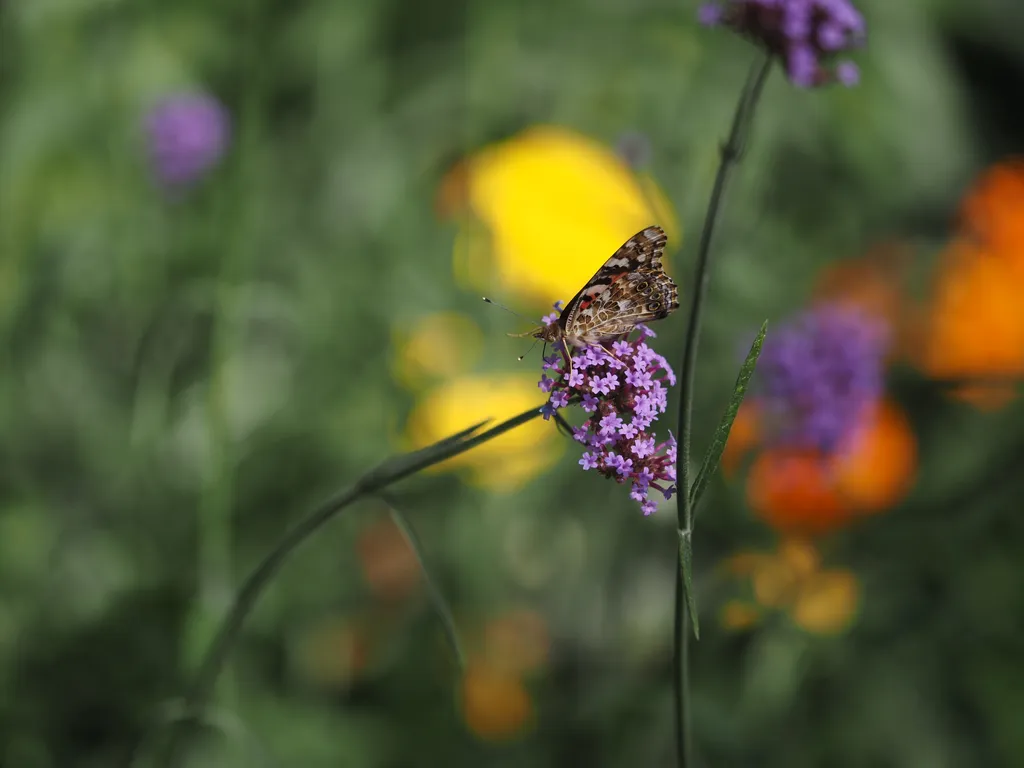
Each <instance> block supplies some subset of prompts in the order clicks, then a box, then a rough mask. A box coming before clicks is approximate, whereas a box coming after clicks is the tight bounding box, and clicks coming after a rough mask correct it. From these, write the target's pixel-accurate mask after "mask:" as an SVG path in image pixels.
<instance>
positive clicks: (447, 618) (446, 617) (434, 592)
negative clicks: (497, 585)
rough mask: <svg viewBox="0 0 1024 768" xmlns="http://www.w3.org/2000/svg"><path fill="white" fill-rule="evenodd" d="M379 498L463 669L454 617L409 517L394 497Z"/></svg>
mask: <svg viewBox="0 0 1024 768" xmlns="http://www.w3.org/2000/svg"><path fill="white" fill-rule="evenodd" d="M381 498H382V499H383V500H384V503H385V504H387V506H388V510H389V511H390V512H391V519H392V520H394V521H395V525H397V526H398V529H399V530H400V531H401V532H402V535H403V536H404V537H405V540H406V541H407V542H408V543H409V548H410V549H412V552H413V554H414V555H415V556H416V562H417V563H419V566H420V570H421V571H423V581H424V583H425V585H426V587H427V594H428V596H429V598H430V602H431V604H432V605H433V606H434V610H435V611H436V612H437V617H438V618H439V619H440V620H441V625H442V626H443V627H444V634H445V637H446V638H447V639H448V644H449V645H451V647H452V654H453V655H454V656H455V661H456V662H457V663H458V665H459V669H460V670H464V669H465V668H466V655H465V653H463V650H462V643H461V642H460V641H459V633H458V630H457V629H456V627H455V617H454V615H453V614H452V611H451V608H449V606H448V601H447V600H445V598H444V594H443V593H442V592H441V587H440V586H439V585H438V583H437V579H435V578H434V576H433V575H432V573H431V571H430V568H428V567H427V562H426V560H425V559H424V558H423V547H422V545H421V544H420V540H419V537H418V536H417V535H416V532H415V531H414V530H413V528H412V524H411V523H410V522H409V519H408V518H407V517H406V516H405V515H404V514H402V512H401V511H399V509H398V507H396V506H395V502H394V499H393V498H392V497H391V496H382V497H381Z"/></svg>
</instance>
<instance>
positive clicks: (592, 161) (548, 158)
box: [456, 126, 678, 304]
mask: <svg viewBox="0 0 1024 768" xmlns="http://www.w3.org/2000/svg"><path fill="white" fill-rule="evenodd" d="M460 174H464V181H465V191H466V195H467V200H468V204H469V207H470V209H471V210H472V212H473V213H474V214H475V215H476V217H477V218H478V219H479V220H480V221H481V222H482V223H483V224H484V225H486V227H487V228H488V230H489V231H490V233H491V242H490V251H491V257H492V260H493V267H492V268H493V273H492V275H489V276H487V277H486V278H485V279H484V280H483V281H481V282H479V283H476V285H477V286H478V287H480V288H481V289H484V290H491V289H493V288H495V285H494V281H496V282H497V283H498V286H497V288H498V290H500V291H501V292H503V294H505V295H509V294H515V295H518V296H520V297H523V298H525V299H531V300H537V301H539V302H543V303H544V304H550V303H551V302H554V301H555V300H558V299H561V300H563V301H566V300H568V299H570V298H571V297H572V296H573V295H574V294H575V293H576V291H577V290H579V289H580V288H581V287H582V286H583V285H584V283H585V282H586V281H587V280H589V279H590V277H591V276H592V275H593V274H594V272H596V271H597V269H598V268H599V267H600V266H601V264H603V263H604V261H605V259H607V258H608V257H609V256H611V254H612V253H613V252H614V251H615V249H616V248H618V247H619V246H620V245H622V243H624V242H625V241H626V240H627V239H628V238H629V237H631V236H632V235H634V234H635V233H637V232H638V231H640V230H641V229H643V228H644V227H646V226H649V225H651V224H659V225H660V226H662V227H663V228H664V229H665V231H666V233H667V234H668V235H669V240H670V244H669V249H670V250H672V249H673V248H675V247H677V246H678V224H677V222H676V220H675V217H674V215H673V214H672V208H671V205H670V204H669V203H668V202H667V201H666V199H665V197H664V195H663V194H662V193H661V191H660V190H659V189H658V188H657V186H656V185H655V184H654V182H653V181H652V180H651V179H649V178H638V177H637V176H636V175H635V174H634V173H633V171H632V170H630V168H629V167H628V166H626V165H625V163H623V161H622V160H621V159H620V158H619V157H618V156H617V155H616V154H615V153H614V152H613V151H612V150H611V149H609V148H608V147H606V146H604V145H603V144H600V143H599V142H596V141H594V140H592V139H590V138H588V137H586V136H584V135H582V134H579V133H575V132H573V131H570V130H567V129H564V128H558V127H554V126H539V127H535V128H531V129H529V130H527V131H524V132H523V133H521V134H519V135H518V136H515V137H513V138H512V139H509V140H507V141H504V142H501V143H500V144H496V145H493V146H491V147H489V148H486V149H484V150H482V151H481V152H479V153H478V154H477V155H475V156H473V157H472V158H470V159H469V161H468V162H467V163H466V164H464V165H463V166H461V167H460ZM460 268H461V270H462V272H463V274H467V275H468V274H470V271H469V270H468V269H466V263H465V254H462V255H461V256H458V257H457V260H456V269H457V271H459V270H460Z"/></svg>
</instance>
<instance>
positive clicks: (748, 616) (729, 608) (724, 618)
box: [720, 600, 761, 630]
mask: <svg viewBox="0 0 1024 768" xmlns="http://www.w3.org/2000/svg"><path fill="white" fill-rule="evenodd" d="M720 619H721V622H722V626H723V627H725V628H726V629H732V630H744V629H750V628H751V627H754V626H756V625H757V623H758V622H759V621H761V611H760V610H759V609H758V607H757V606H756V605H752V604H751V603H746V602H743V601H742V600H730V601H729V602H727V603H726V604H725V605H723V606H722V611H721V615H720Z"/></svg>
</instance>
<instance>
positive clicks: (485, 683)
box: [461, 659, 534, 741]
mask: <svg viewBox="0 0 1024 768" xmlns="http://www.w3.org/2000/svg"><path fill="white" fill-rule="evenodd" d="M461 694H462V696H461V700H462V701H461V703H462V716H463V718H464V719H465V721H466V726H467V727H468V728H469V729H470V730H471V731H472V732H473V733H475V734H476V735H477V736H478V737H479V738H481V739H486V740H487V741H505V740H508V739H512V738H515V737H516V736H518V735H519V734H521V733H522V732H523V731H525V730H527V729H528V728H530V727H531V726H532V725H533V719H534V708H533V699H532V698H531V697H530V694H529V692H528V691H527V690H526V686H525V685H524V684H523V681H522V679H521V678H520V677H519V675H517V674H514V673H511V672H509V671H507V670H504V669H501V668H500V667H495V666H493V665H491V664H489V663H487V662H486V661H482V660H479V659H475V660H473V661H470V663H469V665H468V666H467V667H466V671H465V672H464V673H463V676H462V686H461Z"/></svg>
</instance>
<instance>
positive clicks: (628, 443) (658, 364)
mask: <svg viewBox="0 0 1024 768" xmlns="http://www.w3.org/2000/svg"><path fill="white" fill-rule="evenodd" d="M557 318H558V315H557V314H556V315H548V316H547V317H545V318H544V322H545V324H548V325H550V324H551V323H552V322H555V321H556V320H557ZM637 329H638V330H639V331H640V332H641V337H640V338H638V339H635V340H633V341H616V342H614V343H612V344H611V345H610V346H608V347H604V346H590V347H586V348H585V349H583V350H582V351H580V352H578V353H577V354H575V355H573V357H572V365H571V369H570V368H569V366H568V361H567V360H566V359H565V357H564V356H563V355H562V354H559V353H555V354H553V355H551V356H549V357H545V358H544V374H543V375H542V376H541V379H540V384H539V386H540V388H541V389H542V390H543V391H544V392H548V393H550V396H549V399H548V403H547V405H545V406H544V418H545V419H550V418H551V417H552V416H553V415H554V413H555V411H556V410H558V409H559V408H565V407H566V406H568V405H573V404H577V403H578V404H579V405H580V406H581V407H582V408H583V410H584V411H585V412H587V413H588V414H590V416H589V417H588V418H587V420H586V421H585V422H584V423H583V425H582V426H580V427H575V428H574V429H573V438H574V439H575V440H576V441H577V442H579V443H582V444H583V445H584V446H586V451H584V453H583V457H582V458H581V459H580V462H579V463H580V466H582V467H583V469H585V470H591V469H593V470H596V471H597V473H598V474H601V475H604V476H605V477H607V478H609V479H612V480H615V481H616V482H617V483H620V484H623V483H630V486H631V487H630V493H629V495H630V497H631V498H632V499H634V500H635V501H637V502H639V504H640V509H641V510H642V511H643V513H644V514H645V515H649V514H651V513H652V512H654V510H655V509H657V504H656V503H655V502H654V501H652V500H650V499H648V498H647V492H648V491H649V490H652V489H653V490H655V491H659V492H660V493H662V494H663V495H664V497H665V498H666V499H670V498H671V497H672V494H674V493H675V491H676V486H675V481H676V467H675V464H676V440H675V438H674V437H672V435H671V433H670V434H669V438H668V440H666V441H664V442H662V443H659V442H658V441H657V440H656V439H655V437H654V435H653V434H651V432H650V429H651V427H652V425H653V424H654V422H655V421H657V419H658V416H659V414H662V413H664V412H665V407H666V405H667V395H668V390H667V389H666V388H665V385H666V383H667V384H668V385H670V386H671V385H673V384H675V381H676V377H675V374H674V373H673V372H672V369H671V368H670V367H669V365H668V362H667V361H666V360H665V358H664V357H662V356H661V355H659V354H657V353H656V352H655V351H654V350H652V349H651V348H650V347H648V346H647V344H646V342H645V339H647V338H648V337H651V336H654V333H653V332H652V331H651V330H650V329H649V328H647V327H645V326H642V325H638V326H637ZM548 372H550V373H551V376H550V377H549V376H548Z"/></svg>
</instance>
